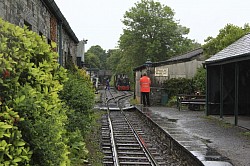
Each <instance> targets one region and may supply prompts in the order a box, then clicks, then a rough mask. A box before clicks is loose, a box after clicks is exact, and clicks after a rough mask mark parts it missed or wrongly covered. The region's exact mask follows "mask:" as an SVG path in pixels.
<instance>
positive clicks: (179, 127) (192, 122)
mask: <svg viewBox="0 0 250 166" xmlns="http://www.w3.org/2000/svg"><path fill="white" fill-rule="evenodd" d="M137 108H138V109H140V110H142V111H143V112H144V113H145V114H146V115H147V116H149V117H150V118H151V119H152V120H153V121H155V122H156V123H157V124H158V125H159V126H161V127H162V128H163V129H164V130H165V131H166V132H168V133H169V134H170V135H171V136H172V137H173V138H174V139H176V140H177V141H178V142H179V143H180V144H181V145H183V146H184V147H185V148H186V149H187V150H189V151H190V152H191V153H192V154H194V155H195V156H196V157H197V158H198V159H200V160H201V161H202V162H203V163H204V165H206V166H231V165H234V166H250V137H249V136H245V135H244V133H249V130H246V129H244V128H240V127H237V126H234V125H231V124H230V123H229V121H230V120H231V121H232V117H225V119H223V120H220V119H218V117H214V116H208V117H207V116H205V113H204V112H203V111H188V110H182V111H178V110H177V109H175V108H167V107H149V108H142V107H141V106H137ZM241 122H244V123H245V124H246V125H247V124H249V123H248V122H249V121H247V120H246V121H241Z"/></svg>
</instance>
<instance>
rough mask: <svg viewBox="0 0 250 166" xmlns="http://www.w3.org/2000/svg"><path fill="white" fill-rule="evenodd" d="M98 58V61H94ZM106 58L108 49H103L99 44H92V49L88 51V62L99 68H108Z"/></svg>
mask: <svg viewBox="0 0 250 166" xmlns="http://www.w3.org/2000/svg"><path fill="white" fill-rule="evenodd" d="M89 56H90V57H89ZM93 57H94V58H93ZM96 58H97V59H98V62H94V61H93V60H97V59H96ZM106 60H107V54H106V51H105V50H103V49H102V48H101V46H99V45H96V46H91V47H90V49H89V50H88V51H87V52H86V63H89V64H93V66H95V67H97V68H100V69H106Z"/></svg>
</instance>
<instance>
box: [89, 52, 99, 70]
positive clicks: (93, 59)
mask: <svg viewBox="0 0 250 166" xmlns="http://www.w3.org/2000/svg"><path fill="white" fill-rule="evenodd" d="M85 55H86V56H85V62H86V63H87V64H89V65H90V66H91V68H100V66H101V62H100V59H99V58H98V56H97V55H95V54H93V53H86V54H85Z"/></svg>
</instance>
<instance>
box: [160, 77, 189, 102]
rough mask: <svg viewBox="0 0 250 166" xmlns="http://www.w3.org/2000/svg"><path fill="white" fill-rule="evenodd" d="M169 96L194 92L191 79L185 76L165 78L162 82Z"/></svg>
mask: <svg viewBox="0 0 250 166" xmlns="http://www.w3.org/2000/svg"><path fill="white" fill-rule="evenodd" d="M163 88H165V89H166V92H167V94H168V97H169V98H172V97H173V96H176V95H177V94H192V93H194V87H193V80H192V79H187V78H172V79H169V80H166V81H165V82H164V84H163Z"/></svg>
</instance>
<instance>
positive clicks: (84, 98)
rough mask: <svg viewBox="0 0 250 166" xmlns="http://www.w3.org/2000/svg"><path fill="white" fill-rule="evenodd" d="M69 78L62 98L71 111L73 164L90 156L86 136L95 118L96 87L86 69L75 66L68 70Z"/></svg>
mask: <svg viewBox="0 0 250 166" xmlns="http://www.w3.org/2000/svg"><path fill="white" fill-rule="evenodd" d="M68 78H69V80H68V81H67V82H66V83H65V84H64V88H63V91H61V92H60V98H61V99H62V100H63V101H64V102H65V103H66V105H67V106H68V107H69V109H70V111H68V112H67V116H68V123H67V131H68V133H67V134H68V137H69V146H70V152H71V153H70V159H71V162H72V164H74V165H77V164H82V163H83V162H85V161H86V159H87V157H88V150H87V149H86V147H85V143H84V138H85V136H86V134H87V133H88V131H89V129H90V124H91V122H92V120H93V118H92V116H93V111H92V108H93V105H94V98H95V94H94V88H93V86H92V83H91V81H90V79H89V76H88V75H87V74H86V72H85V71H84V70H81V69H77V68H75V69H74V70H73V71H69V72H68Z"/></svg>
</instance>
